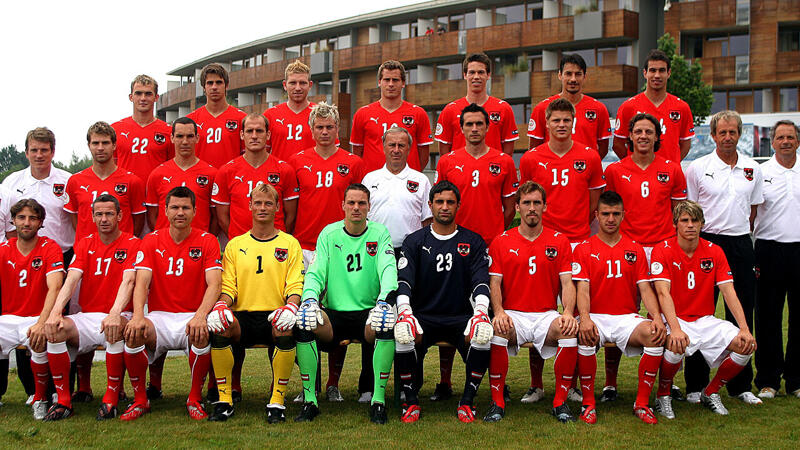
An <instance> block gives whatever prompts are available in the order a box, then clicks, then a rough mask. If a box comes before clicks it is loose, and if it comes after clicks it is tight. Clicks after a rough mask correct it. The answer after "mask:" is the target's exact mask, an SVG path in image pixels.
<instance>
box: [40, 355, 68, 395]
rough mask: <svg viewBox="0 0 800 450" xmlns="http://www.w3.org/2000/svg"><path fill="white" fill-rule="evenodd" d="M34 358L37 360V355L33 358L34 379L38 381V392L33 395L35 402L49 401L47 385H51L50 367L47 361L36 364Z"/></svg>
mask: <svg viewBox="0 0 800 450" xmlns="http://www.w3.org/2000/svg"><path fill="white" fill-rule="evenodd" d="M34 358H36V355H32V356H31V371H32V372H33V378H34V379H35V380H36V391H35V392H34V394H33V400H34V401H37V400H45V399H47V385H48V383H50V366H49V365H48V364H47V361H45V362H43V363H37V362H34V361H33V360H34ZM67 373H69V372H67Z"/></svg>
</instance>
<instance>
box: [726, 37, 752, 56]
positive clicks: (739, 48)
mask: <svg viewBox="0 0 800 450" xmlns="http://www.w3.org/2000/svg"><path fill="white" fill-rule="evenodd" d="M749 54H750V35H749V34H740V35H736V36H731V37H730V56H744V55H749Z"/></svg>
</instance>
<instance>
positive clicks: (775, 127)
mask: <svg viewBox="0 0 800 450" xmlns="http://www.w3.org/2000/svg"><path fill="white" fill-rule="evenodd" d="M780 126H787V127H792V128H794V137H795V138H798V137H800V127H798V126H797V125H796V124H795V123H794V122H792V121H791V120H789V119H782V120H779V121H777V122H775V125H773V126H772V129H771V130H769V141H770V142H772V141H774V140H775V133H777V132H778V127H780Z"/></svg>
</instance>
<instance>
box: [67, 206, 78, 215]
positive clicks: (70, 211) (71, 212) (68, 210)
mask: <svg viewBox="0 0 800 450" xmlns="http://www.w3.org/2000/svg"><path fill="white" fill-rule="evenodd" d="M63 209H64V211H66V212H68V213H70V214H78V211H73V210H71V209H69V208H67V207H66V206H65V207H64V208H63Z"/></svg>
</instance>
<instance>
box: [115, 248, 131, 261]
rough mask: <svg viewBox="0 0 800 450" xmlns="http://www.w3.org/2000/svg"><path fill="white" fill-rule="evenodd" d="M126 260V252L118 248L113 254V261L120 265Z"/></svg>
mask: <svg viewBox="0 0 800 450" xmlns="http://www.w3.org/2000/svg"><path fill="white" fill-rule="evenodd" d="M126 259H128V250H126V249H124V248H119V249H117V251H115V252H114V261H116V262H118V263H121V262H124V261H125V260H126Z"/></svg>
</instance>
